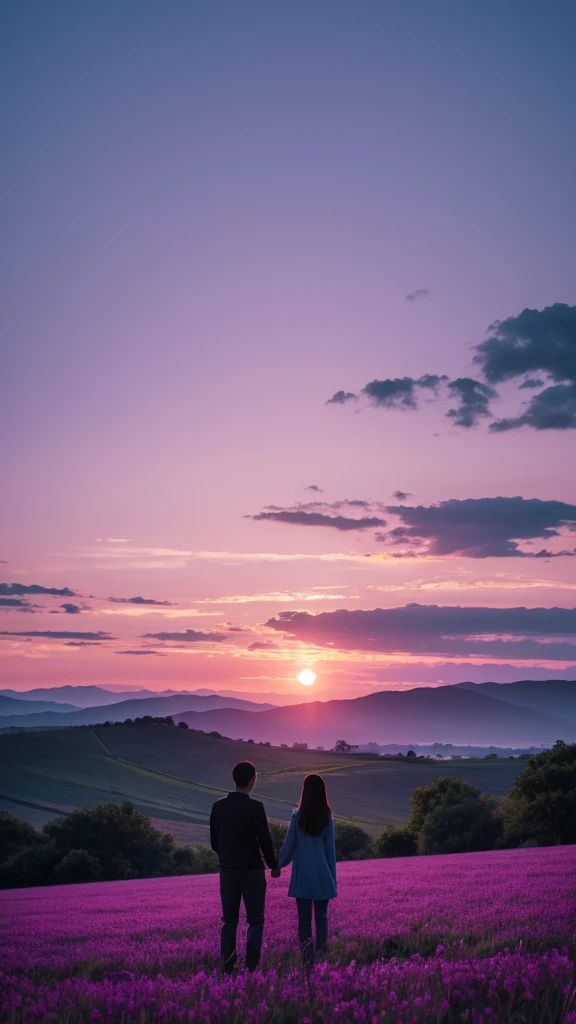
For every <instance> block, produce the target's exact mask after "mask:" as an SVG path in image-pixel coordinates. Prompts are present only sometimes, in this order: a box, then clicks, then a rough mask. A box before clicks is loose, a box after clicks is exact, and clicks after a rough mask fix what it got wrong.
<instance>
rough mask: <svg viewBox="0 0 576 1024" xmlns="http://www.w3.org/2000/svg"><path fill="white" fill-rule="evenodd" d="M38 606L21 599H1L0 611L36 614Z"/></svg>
mask: <svg viewBox="0 0 576 1024" xmlns="http://www.w3.org/2000/svg"><path fill="white" fill-rule="evenodd" d="M35 608H36V606H35V605H31V604H30V602H29V601H26V600H25V599H23V598H21V597H0V611H2V610H4V611H18V612H30V613H31V614H34V611H35Z"/></svg>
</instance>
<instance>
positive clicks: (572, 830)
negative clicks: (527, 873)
mask: <svg viewBox="0 0 576 1024" xmlns="http://www.w3.org/2000/svg"><path fill="white" fill-rule="evenodd" d="M501 811H502V818H503V821H504V839H505V842H506V844H507V845H509V846H518V845H522V844H527V845H531V846H558V845H562V844H564V843H566V844H569V843H576V743H564V742H563V741H562V740H558V742H557V743H555V744H554V746H553V747H552V749H551V750H543V751H542V753H541V754H536V755H534V756H532V757H530V758H529V759H528V762H527V764H526V767H525V768H524V769H523V770H522V771H521V772H520V775H519V776H518V778H517V779H516V781H515V783H514V785H513V786H512V788H511V790H510V792H509V793H508V795H507V796H505V797H504V799H503V800H502V803H501Z"/></svg>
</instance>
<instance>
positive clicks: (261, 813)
mask: <svg viewBox="0 0 576 1024" xmlns="http://www.w3.org/2000/svg"><path fill="white" fill-rule="evenodd" d="M256 834H257V836H258V842H259V844H260V849H261V850H262V855H263V857H264V860H265V861H266V863H267V865H268V867H269V868H272V869H274V868H277V867H278V861H277V860H276V854H275V853H274V846H273V843H272V836H271V835H270V829H269V828H268V818H267V817H266V811H265V810H264V804H261V803H258V806H257V810H256Z"/></svg>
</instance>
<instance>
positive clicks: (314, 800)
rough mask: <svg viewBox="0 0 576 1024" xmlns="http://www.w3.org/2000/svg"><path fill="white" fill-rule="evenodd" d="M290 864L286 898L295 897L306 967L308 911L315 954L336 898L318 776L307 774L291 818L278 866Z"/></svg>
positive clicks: (310, 951)
mask: <svg viewBox="0 0 576 1024" xmlns="http://www.w3.org/2000/svg"><path fill="white" fill-rule="evenodd" d="M290 862H292V877H291V879H290V887H289V889H288V895H289V896H294V897H295V898H296V906H297V908H298V941H299V943H300V949H301V950H302V957H303V959H304V963H305V964H306V965H307V966H311V965H312V963H313V962H314V945H313V942H312V910H314V920H315V924H316V952H317V953H322V952H323V951H324V948H325V946H326V940H327V938H328V901H329V900H331V899H332V898H333V897H334V896H336V848H335V846H334V821H333V819H332V811H331V810H330V804H329V803H328V797H327V795H326V784H325V782H324V779H323V778H322V776H321V775H313V774H312V775H307V776H306V778H305V779H304V783H303V785H302V794H301V797H300V803H299V805H298V807H297V809H296V810H295V811H294V813H293V815H292V819H291V821H290V826H289V828H288V832H287V833H286V839H285V840H284V845H283V846H282V849H281V851H280V856H279V858H278V864H279V866H280V867H281V868H283V867H286V865H287V864H290Z"/></svg>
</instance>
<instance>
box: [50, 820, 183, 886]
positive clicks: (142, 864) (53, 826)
mask: <svg viewBox="0 0 576 1024" xmlns="http://www.w3.org/2000/svg"><path fill="white" fill-rule="evenodd" d="M43 832H44V834H45V835H46V836H47V837H48V838H49V839H50V840H51V842H52V843H53V845H54V846H55V848H56V849H57V850H58V851H60V857H59V860H61V859H62V857H63V856H65V855H66V854H67V853H68V852H69V851H70V850H86V851H87V852H88V853H89V854H90V855H91V856H92V857H96V858H97V859H98V860H99V861H100V864H101V866H102V875H103V878H105V879H114V878H118V861H117V857H118V856H121V857H122V858H123V859H124V862H127V863H128V865H129V870H130V873H131V875H132V877H136V878H146V877H147V876H150V875H161V874H169V873H170V865H171V861H170V855H171V854H172V851H173V849H174V845H175V844H174V839H173V838H172V836H170V835H167V834H166V833H164V832H159V831H158V830H157V829H155V828H154V827H153V825H152V823H151V821H150V819H149V818H147V817H146V816H145V815H144V814H141V813H140V811H137V810H136V808H134V807H133V806H132V804H130V803H128V802H125V803H123V804H100V806H99V807H95V808H94V809H93V810H81V811H74V812H73V813H72V814H70V815H68V817H66V818H55V819H54V820H53V821H49V822H47V823H46V824H45V825H44V827H43ZM120 877H122V875H121V876H120ZM124 877H125V876H124Z"/></svg>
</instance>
